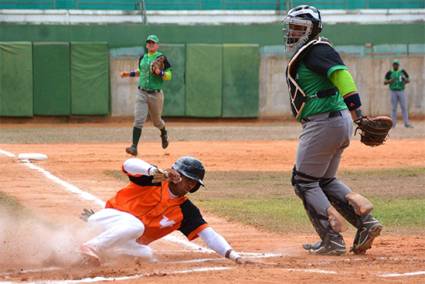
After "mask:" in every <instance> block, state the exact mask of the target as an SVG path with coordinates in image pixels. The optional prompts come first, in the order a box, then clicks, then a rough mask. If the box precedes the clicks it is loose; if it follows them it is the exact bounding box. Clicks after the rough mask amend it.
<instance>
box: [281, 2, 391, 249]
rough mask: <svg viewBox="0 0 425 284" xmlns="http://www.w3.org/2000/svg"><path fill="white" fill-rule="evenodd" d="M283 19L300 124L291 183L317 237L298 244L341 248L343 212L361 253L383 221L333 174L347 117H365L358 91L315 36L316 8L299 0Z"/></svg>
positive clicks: (346, 137) (345, 141)
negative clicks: (351, 227)
mask: <svg viewBox="0 0 425 284" xmlns="http://www.w3.org/2000/svg"><path fill="white" fill-rule="evenodd" d="M283 22H284V25H285V28H284V37H285V45H286V48H287V50H288V51H289V52H290V53H291V59H290V60H289V63H288V66H287V69H286V79H287V84H288V87H289V91H290V101H291V107H292V111H293V114H294V116H295V117H296V119H297V121H299V122H300V123H301V124H302V132H301V134H300V137H299V139H300V141H299V144H298V149H297V153H296V164H295V166H294V169H293V173H292V185H293V186H294V189H295V192H296V194H297V195H298V197H299V198H300V199H301V200H302V201H303V204H304V208H305V210H306V211H307V215H308V216H309V218H310V221H311V222H312V224H313V226H314V228H315V230H316V232H317V233H318V235H319V236H320V241H318V242H317V243H315V244H305V245H304V248H305V249H306V250H308V251H309V252H310V253H312V254H318V255H342V254H345V253H346V247H345V242H344V239H343V237H342V235H341V234H340V233H341V232H342V231H344V230H345V229H346V225H345V220H344V218H345V219H346V220H348V221H349V222H350V223H351V224H352V225H353V226H354V227H356V228H357V233H356V236H355V239H354V242H353V246H352V248H351V250H352V251H353V252H354V253H355V254H364V253H365V252H366V250H368V249H369V248H371V245H372V242H373V240H374V239H375V238H376V236H378V235H379V234H380V232H381V230H382V228H383V226H382V225H381V223H380V222H379V221H378V220H376V219H375V218H374V217H372V215H371V214H370V212H371V211H372V209H373V206H372V204H371V203H370V202H369V200H367V199H366V198H365V197H363V196H362V195H360V194H358V193H355V192H353V191H351V189H350V188H349V187H348V186H347V185H345V184H344V183H343V182H342V181H340V180H339V179H337V178H336V172H337V170H338V166H339V163H340V160H341V155H342V153H343V151H344V149H345V148H347V147H348V145H349V144H350V138H351V135H352V131H353V123H352V122H353V120H354V121H355V122H356V123H358V124H359V125H360V124H361V123H362V122H361V121H362V120H363V119H364V118H365V117H364V116H363V115H362V113H361V110H360V107H361V102H360V96H359V94H358V91H357V88H356V85H355V83H354V80H353V78H352V76H351V74H350V72H348V70H347V69H348V68H347V67H346V66H345V65H344V62H343V61H342V59H341V57H340V56H339V54H338V53H337V52H336V51H335V49H334V48H333V47H332V45H331V43H330V42H329V41H327V40H326V39H324V38H321V37H320V36H319V34H320V32H321V30H322V20H321V16H320V12H319V10H317V9H316V8H315V7H312V6H307V5H301V6H298V7H295V8H293V9H291V10H290V11H289V12H288V15H287V16H286V17H285V18H284V21H283ZM388 120H389V121H390V122H391V119H390V118H388ZM389 128H391V126H390V127H389Z"/></svg>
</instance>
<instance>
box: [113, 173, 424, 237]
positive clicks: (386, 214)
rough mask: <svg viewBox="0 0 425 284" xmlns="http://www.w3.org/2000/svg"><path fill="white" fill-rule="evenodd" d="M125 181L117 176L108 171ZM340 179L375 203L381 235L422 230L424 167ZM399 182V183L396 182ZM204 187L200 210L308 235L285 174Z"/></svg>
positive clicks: (229, 177)
mask: <svg viewBox="0 0 425 284" xmlns="http://www.w3.org/2000/svg"><path fill="white" fill-rule="evenodd" d="M105 174H107V175H112V176H114V177H116V178H119V179H120V180H123V181H125V180H126V179H127V178H126V176H124V175H123V174H121V173H120V172H119V171H108V172H106V173H105ZM339 177H340V179H341V180H343V181H344V182H345V183H346V184H347V185H349V186H350V187H351V188H352V189H353V190H354V191H356V192H359V193H361V194H363V195H365V196H366V197H367V198H369V199H370V200H371V201H372V202H373V204H374V207H375V209H374V211H373V215H374V216H376V217H377V218H378V219H379V220H380V221H382V223H383V224H384V225H385V227H386V231H393V232H403V231H410V232H411V231H425V190H424V184H425V168H405V169H384V170H362V171H345V172H341V174H340V175H339ZM401 178H402V179H401ZM205 181H206V188H205V189H202V190H200V191H198V192H197V193H196V194H194V195H192V196H191V199H192V200H193V201H194V202H195V203H196V204H197V205H198V206H199V207H200V208H201V210H206V211H208V212H211V213H213V214H214V215H217V216H221V217H224V218H226V219H227V220H230V221H237V222H241V223H244V224H249V225H252V226H255V227H257V228H260V229H263V230H266V231H270V232H288V231H299V232H310V231H311V230H312V227H311V225H310V223H309V221H308V218H307V216H306V214H305V212H304V208H303V205H302V202H301V200H300V199H299V198H298V197H297V196H296V195H295V193H294V192H293V188H292V186H291V184H290V173H289V172H209V173H207V176H206V179H205Z"/></svg>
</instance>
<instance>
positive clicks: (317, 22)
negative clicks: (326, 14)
mask: <svg viewBox="0 0 425 284" xmlns="http://www.w3.org/2000/svg"><path fill="white" fill-rule="evenodd" d="M283 24H284V28H283V32H284V42H285V45H286V47H287V49H288V50H289V51H295V50H297V49H298V48H300V47H301V46H303V45H304V44H305V43H307V42H309V41H310V40H312V39H314V38H315V37H316V36H317V35H318V34H319V33H320V32H321V31H322V18H321V16H320V12H319V10H318V9H317V8H315V7H313V6H308V5H300V6H297V7H295V8H293V9H291V10H289V11H288V15H286V17H285V18H284V19H283Z"/></svg>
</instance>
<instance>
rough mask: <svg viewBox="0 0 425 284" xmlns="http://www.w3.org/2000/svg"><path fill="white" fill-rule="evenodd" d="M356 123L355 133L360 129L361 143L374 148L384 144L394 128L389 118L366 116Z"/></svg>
mask: <svg viewBox="0 0 425 284" xmlns="http://www.w3.org/2000/svg"><path fill="white" fill-rule="evenodd" d="M355 122H356V123H357V128H356V132H355V133H357V130H359V129H360V136H361V137H360V141H361V142H362V143H363V144H365V145H367V146H372V147H373V146H379V145H382V144H384V142H385V140H386V139H387V137H388V133H389V132H390V129H391V127H392V126H393V121H392V120H391V118H389V117H388V116H377V117H367V116H364V117H362V118H360V119H359V120H356V121H355Z"/></svg>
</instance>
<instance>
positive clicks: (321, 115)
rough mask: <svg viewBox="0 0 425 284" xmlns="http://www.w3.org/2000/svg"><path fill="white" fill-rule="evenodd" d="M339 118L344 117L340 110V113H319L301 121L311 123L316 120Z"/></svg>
mask: <svg viewBox="0 0 425 284" xmlns="http://www.w3.org/2000/svg"><path fill="white" fill-rule="evenodd" d="M337 116H342V112H341V111H339V110H338V111H331V112H324V113H319V114H315V115H312V116H309V117H304V118H302V119H301V122H309V121H312V120H315V119H322V118H332V117H337Z"/></svg>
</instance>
